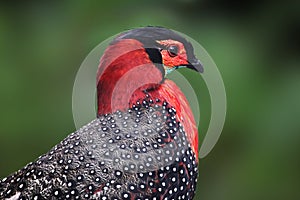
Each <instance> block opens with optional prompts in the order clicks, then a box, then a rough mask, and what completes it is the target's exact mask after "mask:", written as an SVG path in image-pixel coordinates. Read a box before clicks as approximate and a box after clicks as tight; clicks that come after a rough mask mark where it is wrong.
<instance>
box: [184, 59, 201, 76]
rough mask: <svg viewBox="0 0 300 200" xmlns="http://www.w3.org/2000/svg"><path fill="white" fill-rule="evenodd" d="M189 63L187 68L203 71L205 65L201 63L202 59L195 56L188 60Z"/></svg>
mask: <svg viewBox="0 0 300 200" xmlns="http://www.w3.org/2000/svg"><path fill="white" fill-rule="evenodd" d="M188 63H189V64H187V65H186V67H187V68H189V69H192V70H195V71H197V72H199V73H203V71H204V69H203V65H202V64H201V62H200V60H198V59H196V58H194V59H193V60H189V61H188Z"/></svg>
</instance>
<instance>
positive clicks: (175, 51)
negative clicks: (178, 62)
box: [168, 45, 178, 57]
mask: <svg viewBox="0 0 300 200" xmlns="http://www.w3.org/2000/svg"><path fill="white" fill-rule="evenodd" d="M168 53H169V55H170V56H171V57H175V56H177V54H178V47H177V46H175V45H172V46H169V47H168Z"/></svg>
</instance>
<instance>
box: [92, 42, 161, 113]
mask: <svg viewBox="0 0 300 200" xmlns="http://www.w3.org/2000/svg"><path fill="white" fill-rule="evenodd" d="M162 80H163V77H162V73H161V72H160V70H159V69H158V68H157V67H156V66H155V65H154V64H153V63H152V62H151V60H150V58H149V56H148V54H147V52H146V51H145V49H144V48H143V45H142V43H140V42H139V41H137V40H134V39H125V40H121V41H119V42H117V43H115V44H113V45H111V46H110V47H108V49H107V50H106V51H105V53H104V56H103V57H102V58H101V60H100V65H99V69H98V73H97V93H98V115H101V114H106V113H112V112H115V111H117V110H125V109H127V108H129V106H130V104H131V103H132V102H131V101H134V100H135V99H136V98H138V95H140V93H139V92H138V91H137V89H139V90H140V91H141V90H145V89H150V88H155V87H157V86H158V85H159V83H160V82H161V81H162ZM132 97H135V98H132Z"/></svg>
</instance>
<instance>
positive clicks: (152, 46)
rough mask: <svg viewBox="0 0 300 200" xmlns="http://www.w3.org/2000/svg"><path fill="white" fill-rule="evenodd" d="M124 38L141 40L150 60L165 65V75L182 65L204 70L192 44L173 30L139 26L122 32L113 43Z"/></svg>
mask: <svg viewBox="0 0 300 200" xmlns="http://www.w3.org/2000/svg"><path fill="white" fill-rule="evenodd" d="M124 39H134V40H137V41H139V42H141V43H142V45H143V48H144V49H145V51H146V52H147V54H148V56H149V58H150V60H151V61H152V62H153V63H154V64H156V65H157V66H158V67H160V65H162V66H163V68H164V71H163V73H164V74H165V75H167V74H168V73H170V72H172V71H173V70H175V69H178V68H182V67H187V68H190V69H193V70H196V71H198V72H200V73H202V72H203V67H202V65H201V62H200V61H199V60H198V59H197V58H196V57H195V55H194V48H193V46H192V44H191V43H190V42H188V41H187V40H186V39H185V38H184V37H182V36H181V35H179V34H178V33H176V32H174V31H172V30H169V29H166V28H162V27H144V28H137V29H133V30H129V31H127V32H125V33H122V34H121V35H119V36H118V37H117V38H116V39H115V40H114V41H113V42H112V44H116V43H117V42H119V41H121V40H124Z"/></svg>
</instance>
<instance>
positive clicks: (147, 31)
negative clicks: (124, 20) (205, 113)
mask: <svg viewBox="0 0 300 200" xmlns="http://www.w3.org/2000/svg"><path fill="white" fill-rule="evenodd" d="M178 68H189V69H192V70H194V71H197V72H199V73H202V72H203V66H202V64H201V62H200V61H199V59H197V58H196V56H195V53H194V48H193V46H192V44H191V43H190V42H189V41H188V40H187V39H186V38H184V37H183V36H182V35H181V34H179V33H177V32H175V31H173V30H170V29H167V28H164V27H157V26H146V27H139V28H135V29H131V30H127V31H125V32H123V33H121V34H119V35H117V36H116V37H115V38H114V39H113V40H112V41H111V42H110V44H109V45H108V47H107V48H106V49H105V51H104V53H103V55H102V56H101V58H100V60H99V66H98V71H97V72H96V74H95V76H96V86H95V87H96V88H97V101H96V103H97V110H96V112H97V115H96V116H95V119H94V120H92V121H91V122H89V123H88V124H86V125H84V126H83V127H81V128H80V129H78V130H77V131H75V132H73V133H71V134H69V135H68V136H67V137H66V138H65V139H64V140H62V141H61V142H60V143H59V144H57V145H55V146H54V147H53V148H52V149H50V150H49V152H47V153H45V154H43V155H41V156H40V157H39V158H37V159H36V160H35V161H33V162H30V163H29V164H27V165H26V166H25V167H24V168H22V169H20V170H18V171H16V172H15V173H12V174H11V175H9V176H8V177H5V178H3V179H2V180H1V181H0V199H4V200H27V199H30V200H31V199H32V200H41V199H53V200H54V199H95V200H121V199H125V200H126V199H130V200H142V199H143V200H172V199H174V200H175V199H178V200H180V199H188V200H192V199H193V198H194V196H195V191H196V185H197V178H198V165H199V160H198V129H197V126H196V123H195V119H194V116H193V113H192V110H191V108H190V106H189V103H188V100H187V99H186V97H185V95H184V93H183V92H182V91H181V89H180V88H179V87H178V86H177V85H176V83H175V82H173V81H171V80H169V79H168V78H167V75H168V74H169V73H171V72H172V71H174V70H176V69H178Z"/></svg>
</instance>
